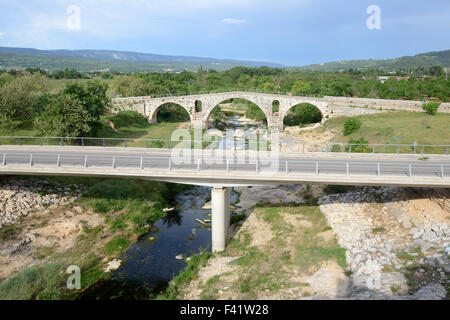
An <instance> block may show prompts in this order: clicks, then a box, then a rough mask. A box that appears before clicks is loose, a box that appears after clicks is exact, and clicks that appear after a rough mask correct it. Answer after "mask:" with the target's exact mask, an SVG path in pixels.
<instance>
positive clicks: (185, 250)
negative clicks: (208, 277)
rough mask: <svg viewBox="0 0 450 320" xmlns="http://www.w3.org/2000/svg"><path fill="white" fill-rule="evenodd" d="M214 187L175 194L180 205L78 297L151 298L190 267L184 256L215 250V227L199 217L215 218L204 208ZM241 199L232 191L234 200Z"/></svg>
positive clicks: (195, 188)
mask: <svg viewBox="0 0 450 320" xmlns="http://www.w3.org/2000/svg"><path fill="white" fill-rule="evenodd" d="M210 194H211V188H207V187H194V188H192V189H190V190H187V191H184V192H181V193H180V194H178V195H177V196H176V197H175V200H176V203H177V208H176V210H175V211H173V212H170V213H168V214H167V216H166V217H164V218H163V219H161V220H160V221H158V222H157V223H155V225H154V229H153V230H152V231H151V232H149V233H147V234H144V235H143V236H141V237H140V238H139V240H138V241H137V242H136V243H134V244H132V245H131V247H130V248H129V249H128V250H127V251H126V252H125V254H124V255H123V256H122V257H121V258H120V259H121V260H123V263H122V265H121V266H120V268H119V269H117V270H116V271H115V272H114V273H113V274H112V276H111V278H110V279H108V280H105V281H100V282H98V283H96V284H95V285H93V286H91V287H90V288H88V289H87V290H85V291H84V292H83V293H82V294H81V295H80V296H79V297H78V299H102V300H103V299H147V298H148V297H149V295H150V294H152V293H158V292H160V291H161V289H163V288H164V287H165V286H166V285H167V283H168V282H169V281H170V280H171V279H172V278H174V277H175V276H176V275H178V273H179V272H180V271H181V270H182V269H183V268H184V267H185V266H186V262H185V261H184V259H182V260H178V259H176V256H178V255H184V256H186V257H187V256H191V255H193V254H197V253H199V252H200V251H201V250H202V249H205V250H207V251H210V250H211V227H210V225H209V224H208V225H202V224H200V223H198V222H197V221H196V220H195V219H196V218H197V219H200V220H204V219H211V217H210V214H211V210H203V209H202V206H203V205H204V204H205V200H206V199H207V198H208V197H209V196H210ZM236 200H237V195H236V194H235V193H232V194H231V202H232V203H234V202H235V201H236Z"/></svg>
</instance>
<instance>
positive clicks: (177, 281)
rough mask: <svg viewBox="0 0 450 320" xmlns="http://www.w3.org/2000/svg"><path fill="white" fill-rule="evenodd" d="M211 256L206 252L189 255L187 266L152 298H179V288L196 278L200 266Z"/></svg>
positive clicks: (204, 264) (203, 265)
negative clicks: (162, 290) (164, 288)
mask: <svg viewBox="0 0 450 320" xmlns="http://www.w3.org/2000/svg"><path fill="white" fill-rule="evenodd" d="M212 256H213V255H212V254H211V253H207V252H202V253H200V254H197V255H194V256H191V257H190V259H189V261H188V262H187V266H186V267H185V268H184V269H183V270H182V271H181V272H180V273H179V274H178V276H176V277H175V278H173V279H172V281H170V283H169V287H168V288H167V289H166V290H165V291H164V292H162V293H160V294H159V295H157V296H156V297H154V298H156V299H157V300H174V299H177V298H179V296H180V293H181V292H180V290H181V289H182V288H183V286H185V285H187V284H188V283H189V282H191V281H192V280H194V279H197V278H198V272H199V271H200V269H201V268H203V267H205V266H206V264H207V262H208V260H209V259H210V258H211V257H212Z"/></svg>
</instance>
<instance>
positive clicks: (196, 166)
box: [0, 146, 450, 252]
mask: <svg viewBox="0 0 450 320" xmlns="http://www.w3.org/2000/svg"><path fill="white" fill-rule="evenodd" d="M144 150H145V151H141V150H138V151H136V149H129V150H127V149H125V148H105V149H101V148H96V147H61V148H58V147H39V146H19V147H12V146H2V147H0V157H1V158H0V174H19V175H20V174H22V175H59V176H64V175H67V176H97V177H128V178H138V179H148V180H156V181H166V182H173V183H182V184H194V185H204V186H210V187H213V188H212V190H211V247H212V251H213V252H221V251H223V250H225V248H226V244H227V235H228V228H229V225H230V212H231V211H230V189H231V188H230V187H234V186H254V185H280V184H305V183H310V184H314V183H316V184H341V185H390V186H404V187H407V186H411V187H437V188H450V161H449V158H448V156H437V155H433V156H431V155H430V160H428V161H420V160H419V158H418V156H411V155H406V156H405V155H392V154H372V155H370V154H333V153H330V154H325V155H324V154H323V153H317V154H287V153H279V155H280V156H279V158H275V159H273V160H272V161H265V160H266V158H264V156H266V157H267V154H264V153H261V152H248V153H245V152H244V153H242V152H241V153H239V152H237V153H235V152H232V154H233V156H237V158H236V159H235V160H237V162H235V161H231V163H230V161H228V162H227V161H226V160H225V156H227V155H230V153H229V152H228V151H221V152H220V153H219V154H221V155H222V157H215V158H211V157H208V155H206V156H205V154H204V153H203V156H204V157H203V158H201V157H199V158H196V155H197V156H201V155H202V152H201V150H194V151H193V152H191V150H189V152H191V156H190V157H186V158H184V159H185V160H187V161H186V162H185V163H177V161H176V160H177V159H176V157H174V154H173V151H170V150H164V149H156V150H152V149H149V150H147V149H144ZM195 151H197V154H196V153H195ZM199 151H200V152H199ZM177 152H181V150H177ZM245 155H258V156H261V157H260V158H259V159H258V160H257V159H256V157H255V158H254V159H252V158H250V159H248V158H246V157H245ZM212 160H216V163H214V161H212ZM268 168H271V170H268Z"/></svg>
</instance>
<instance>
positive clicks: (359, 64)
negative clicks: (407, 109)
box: [290, 50, 450, 72]
mask: <svg viewBox="0 0 450 320" xmlns="http://www.w3.org/2000/svg"><path fill="white" fill-rule="evenodd" d="M436 65H437V66H441V67H443V68H449V67H450V50H446V51H435V52H428V53H422V54H417V55H415V56H407V57H401V58H396V59H384V60H374V59H369V60H348V61H341V62H328V63H324V64H323V66H322V65H320V64H313V65H309V66H304V67H291V68H290V69H295V70H313V71H322V70H323V71H332V72H335V71H343V70H346V69H350V68H353V69H359V70H367V69H373V68H378V69H385V70H388V71H395V70H400V69H402V70H410V69H416V68H419V67H425V68H428V67H432V66H436Z"/></svg>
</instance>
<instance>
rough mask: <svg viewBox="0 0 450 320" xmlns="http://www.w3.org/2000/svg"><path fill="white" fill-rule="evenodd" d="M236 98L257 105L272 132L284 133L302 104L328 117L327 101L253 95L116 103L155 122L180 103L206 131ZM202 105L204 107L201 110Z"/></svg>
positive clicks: (118, 100) (211, 94)
mask: <svg viewBox="0 0 450 320" xmlns="http://www.w3.org/2000/svg"><path fill="white" fill-rule="evenodd" d="M237 98H240V99H245V100H248V101H250V102H253V103H254V104H256V105H257V106H258V107H259V108H260V109H261V110H262V111H263V112H264V114H265V115H266V118H267V124H268V129H269V130H283V119H284V117H285V116H286V115H287V113H288V112H289V110H290V109H291V108H292V107H294V106H296V105H298V104H301V103H309V104H312V105H314V106H315V107H317V108H318V109H319V110H320V112H321V113H322V119H323V121H325V119H326V117H327V116H328V102H327V100H326V99H324V98H307V97H294V96H283V95H275V94H264V93H251V92H225V93H208V94H198V95H188V96H173V97H162V98H152V97H132V98H116V99H114V101H113V102H114V105H115V106H116V107H117V109H122V110H123V109H128V110H130V109H132V110H135V111H138V112H140V113H142V114H143V115H145V116H146V117H147V118H148V119H149V121H150V122H152V123H156V121H157V114H158V111H159V109H160V108H161V107H162V106H163V105H165V104H167V103H173V104H177V105H179V106H181V107H183V108H184V109H185V110H186V111H187V113H188V114H189V117H190V119H191V123H192V125H193V127H195V128H202V129H207V126H208V119H209V116H210V115H211V112H212V111H213V109H214V108H215V107H216V106H217V105H219V104H220V103H222V102H224V101H226V100H229V99H237ZM275 101H278V102H279V108H278V112H273V110H272V106H273V103H274V102H275ZM199 105H201V110H200V108H199Z"/></svg>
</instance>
